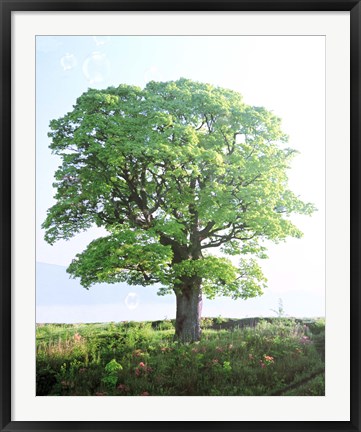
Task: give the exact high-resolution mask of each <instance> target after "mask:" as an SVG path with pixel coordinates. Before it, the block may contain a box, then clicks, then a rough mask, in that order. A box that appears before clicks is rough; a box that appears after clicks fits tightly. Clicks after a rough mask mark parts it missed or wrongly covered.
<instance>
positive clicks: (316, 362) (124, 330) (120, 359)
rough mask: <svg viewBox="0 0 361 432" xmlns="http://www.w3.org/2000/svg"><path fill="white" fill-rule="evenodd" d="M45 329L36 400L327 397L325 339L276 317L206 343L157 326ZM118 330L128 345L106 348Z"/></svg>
mask: <svg viewBox="0 0 361 432" xmlns="http://www.w3.org/2000/svg"><path fill="white" fill-rule="evenodd" d="M227 321H230V320H227V319H222V322H227ZM46 327H47V326H42V327H38V328H37V346H38V348H37V358H36V361H37V395H62V396H66V395H68V396H75V395H84V396H85V395H93V396H94V395H99V396H101V395H103V396H105V395H109V396H132V395H134V396H139V395H142V394H143V395H145V394H149V395H151V396H155V395H157V396H181V395H184V396H191V395H193V396H195V395H199V396H200V395H204V396H206V395H217V396H222V395H227V396H236V395H237V396H256V395H262V396H266V395H273V394H278V395H285V396H286V395H308V396H312V395H324V393H325V383H324V359H323V357H322V355H321V353H320V351H319V349H318V347H317V346H316V344H315V342H314V340H315V337H318V335H313V334H312V333H311V332H310V330H308V329H307V328H306V327H307V326H306V327H305V325H304V324H303V322H298V321H296V320H292V319H285V318H280V319H279V318H274V319H273V320H272V322H269V321H266V320H264V321H262V322H260V323H259V324H258V325H257V326H256V327H245V328H242V329H238V328H233V329H232V330H220V331H215V330H210V329H208V330H207V329H204V330H203V332H204V338H203V339H202V341H201V342H198V343H193V344H181V343H178V342H174V341H173V337H172V334H171V332H170V331H169V330H156V331H155V330H152V331H150V330H149V329H150V328H151V324H150V323H120V324H110V325H109V324H104V325H100V324H99V325H92V324H84V325H78V326H72V325H63V326H61V327H58V328H56V327H55V326H49V329H46ZM74 327H75V328H74ZM60 328H61V329H62V332H63V335H62V337H61V338H60V339H59V329H60ZM52 330H54V336H55V340H53V339H52V337H53V336H52ZM116 331H118V332H119V333H120V335H121V338H120V339H122V338H123V337H124V339H123V343H122V344H119V345H117V346H115V347H114V346H111V345H109V344H107V341H110V340H111V339H112V338H113V337H114V335H115V332H116ZM74 334H78V335H82V337H83V341H82V342H80V341H79V340H78V339H77V338H74V337H73V335H74ZM59 340H60V341H61V343H60V344H59V342H58V341H59ZM323 343H324V342H323ZM79 344H81V345H82V349H83V350H82V351H81V352H80V351H79V350H78V348H79Z"/></svg>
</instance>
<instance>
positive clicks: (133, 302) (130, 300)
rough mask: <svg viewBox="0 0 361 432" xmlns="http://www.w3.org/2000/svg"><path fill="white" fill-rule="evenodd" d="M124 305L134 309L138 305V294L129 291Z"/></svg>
mask: <svg viewBox="0 0 361 432" xmlns="http://www.w3.org/2000/svg"><path fill="white" fill-rule="evenodd" d="M125 305H126V306H127V308H128V309H129V310H134V309H136V308H137V307H138V306H139V295H138V294H137V293H135V292H130V293H128V295H127V296H126V297H125Z"/></svg>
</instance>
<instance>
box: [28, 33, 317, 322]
mask: <svg viewBox="0 0 361 432" xmlns="http://www.w3.org/2000/svg"><path fill="white" fill-rule="evenodd" d="M324 63H325V57H324V38H323V37H322V36H314V37H313V36H301V37H297V36H293V37H291V36H290V37H288V36H279V37H278V36H273V37H269V36H262V37H261V36H249V37H247V36H226V37H220V36H204V37H203V36H197V37H192V36H179V37H178V36H113V37H112V36H76V37H72V36H58V37H56V36H38V37H37V51H36V134H37V135H36V151H37V154H36V164H37V167H36V181H37V188H36V201H37V261H38V262H40V263H47V264H53V265H57V266H61V267H62V268H63V270H62V271H63V273H64V274H65V267H66V266H67V265H68V264H69V263H70V261H71V259H72V258H73V257H74V255H75V254H76V253H77V252H80V251H82V250H83V249H84V248H85V246H86V245H87V244H88V242H89V241H91V240H92V239H93V238H94V237H96V236H98V235H100V234H101V230H100V231H99V230H91V231H89V232H87V233H82V234H80V235H78V236H76V237H75V238H74V239H72V240H70V241H68V242H63V241H61V242H58V243H56V244H55V245H54V246H49V245H48V244H46V243H45V242H44V240H43V236H44V232H43V231H42V230H41V228H40V225H41V223H42V222H43V220H44V218H45V215H46V210H47V208H49V207H50V206H51V205H52V204H53V198H52V196H53V194H54V190H53V189H52V187H51V184H52V182H53V175H54V171H55V169H56V168H57V166H58V165H59V163H60V161H59V160H58V159H57V158H56V157H55V156H53V155H51V152H50V150H49V149H48V146H49V143H50V142H49V139H48V137H47V132H48V125H49V122H50V120H51V119H54V118H58V117H61V116H63V115H64V114H65V113H66V112H68V111H70V110H71V109H72V105H73V104H74V103H75V101H76V98H77V97H78V96H80V95H81V94H82V93H83V92H85V91H87V89H88V88H106V87H108V86H110V85H115V86H117V85H119V84H121V83H126V84H132V85H138V86H140V87H143V86H144V85H145V84H146V83H147V82H148V81H150V80H162V81H167V80H174V79H178V78H180V77H186V78H190V79H193V80H197V81H202V82H208V83H211V84H214V85H219V86H222V87H226V88H231V89H234V90H236V91H239V92H240V93H241V94H242V95H243V96H244V100H245V102H246V103H247V104H250V105H259V106H264V107H266V108H267V109H269V110H272V111H273V112H274V113H275V114H276V115H278V116H279V117H281V118H282V124H283V130H284V131H285V132H286V133H287V134H288V135H289V136H290V140H289V146H290V147H292V148H295V149H297V150H298V151H299V152H300V154H299V155H298V156H297V157H296V159H295V160H294V163H293V165H292V169H291V170H290V172H289V179H290V186H291V189H292V190H293V191H294V192H296V193H297V194H299V195H300V196H301V198H302V199H304V200H305V201H310V202H313V203H314V204H315V205H316V207H317V208H318V212H317V213H316V214H314V215H313V216H312V217H311V218H309V217H303V216H297V217H294V218H293V220H294V222H295V223H296V224H297V225H298V226H299V227H300V228H301V229H302V230H303V232H304V238H303V239H301V240H295V239H289V240H288V241H287V242H286V243H281V244H278V245H270V249H269V250H270V253H269V256H270V259H269V260H267V261H262V267H263V270H264V273H265V274H266V276H267V277H268V281H269V282H268V289H267V292H266V294H265V295H264V296H263V297H261V298H259V299H254V300H248V301H237V302H235V301H232V300H229V299H221V300H220V299H217V300H214V301H213V302H207V303H206V304H205V306H204V315H208V316H211V315H212V316H218V315H222V316H233V317H238V316H251V315H257V314H262V315H263V316H266V315H272V312H269V311H270V310H271V309H277V302H278V298H282V299H283V302H284V308H285V311H286V313H288V314H290V315H296V316H316V315H318V316H321V315H325V307H324V300H325V237H324V232H325V223H324V221H325V208H324V207H325V203H324V199H325V134H324V129H325V108H324V107H325V73H324ZM37 272H38V275H37V277H38V278H39V287H38V289H37V303H38V305H37V320H38V321H43V322H44V321H52V320H53V321H58V322H59V321H63V322H66V321H70V320H72V321H76V322H81V321H93V320H94V321H102V320H103V321H109V320H117V318H119V320H120V319H143V317H144V319H163V318H164V316H168V317H172V316H174V315H175V300H174V301H173V300H172V299H171V298H169V301H161V300H159V298H158V297H157V296H156V295H155V294H154V296H153V297H152V298H151V299H149V298H148V297H147V298H146V299H145V298H144V299H143V298H142V296H143V295H144V294H143V292H142V291H139V292H137V291H136V290H137V288H132V287H119V286H111V287H109V286H108V287H104V286H103V287H94V288H92V289H90V290H89V291H86V290H84V289H79V290H78V289H77V288H74V295H71V291H69V290H64V292H63V293H62V294H61V292H60V293H57V294H56V292H55V291H56V289H59V288H56V287H55V286H54V285H55V284H54V280H53V278H54V277H55V276H52V273H51V272H50V271H49V272H46V271H45V270H44V267H42V266H40V267H38V270H37ZM39 272H40V274H39ZM41 272H44V273H43V274H41ZM53 274H54V275H55V274H56V272H55V273H53ZM56 277H60V276H56ZM40 280H41V282H40ZM73 282H74V281H73ZM40 283H41V284H42V285H41V287H40ZM65 283H66V282H65ZM72 286H73V285H72ZM101 289H103V291H102V292H103V293H104V297H103V298H102V295H101V291H99V290H101ZM52 290H53V291H52ZM104 290H105V291H104ZM119 290H122V293H123V294H122V296H121V297H119V295H118V291H119ZM65 291H66V292H65ZM47 292H48V293H53V294H54V295H53V296H52V295H45V294H46V293H47ZM99 293H100V294H99ZM125 293H126V295H125ZM55 294H56V295H55ZM58 294H59V295H62V296H63V297H62V298H61V297H59V295H58ZM128 295H130V297H128V301H127V296H128ZM45 299H46V301H45ZM129 299H130V300H129ZM134 299H136V301H133V300H134ZM149 305H151V307H149ZM150 311H151V313H150ZM92 317H93V318H92Z"/></svg>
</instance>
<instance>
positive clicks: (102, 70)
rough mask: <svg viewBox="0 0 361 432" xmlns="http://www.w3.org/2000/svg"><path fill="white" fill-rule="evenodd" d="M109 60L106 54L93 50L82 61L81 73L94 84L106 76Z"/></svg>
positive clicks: (108, 69)
mask: <svg viewBox="0 0 361 432" xmlns="http://www.w3.org/2000/svg"><path fill="white" fill-rule="evenodd" d="M109 73H110V62H109V60H108V58H107V56H106V54H104V53H101V52H98V51H96V52H93V53H92V54H91V55H90V56H89V57H88V58H86V59H85V60H84V63H83V74H84V76H85V78H86V79H87V80H88V81H89V83H90V84H96V83H100V82H102V81H104V80H105V79H107V78H108V75H109Z"/></svg>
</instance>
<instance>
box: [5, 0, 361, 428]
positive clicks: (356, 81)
mask: <svg viewBox="0 0 361 432" xmlns="http://www.w3.org/2000/svg"><path fill="white" fill-rule="evenodd" d="M134 10H142V11H300V12H301V11H310V12H316V11H349V12H350V24H351V34H350V45H351V68H350V70H351V77H350V78H351V91H350V95H351V128H350V131H351V160H350V168H351V179H350V180H351V209H350V210H351V221H350V222H351V262H350V265H351V286H350V295H351V304H350V316H351V320H350V334H351V341H350V346H351V353H350V357H351V364H350V371H351V395H350V396H351V398H350V400H351V404H350V421H348V422H332V421H321V422H310V421H305V422H299V421H295V422H289V421H281V422H279V421H277V422H266V421H252V422H227V421H219V422H208V421H202V422H189V421H186V422H172V423H169V422H161V421H157V422H137V421H134V422H114V421H110V422H100V421H94V422H93V421H64V422H58V421H54V422H48V421H40V420H39V421H12V418H11V399H12V393H11V369H12V366H11V323H12V321H11V318H12V316H11V307H12V304H11V281H12V274H11V250H12V249H11V226H12V225H11V218H12V213H11V203H12V200H11V172H12V169H11V163H12V159H11V108H12V104H11V73H12V71H11V31H12V28H11V14H12V12H15V11H70V12H72V11H74V12H75V11H134ZM0 18H1V24H0V27H1V41H0V43H1V63H0V75H1V80H0V82H1V84H0V86H1V87H0V95H1V97H0V99H1V108H0V110H1V112H0V130H1V139H0V161H1V180H0V186H1V187H0V197H1V199H0V206H1V208H0V220H1V225H0V226H1V229H0V245H1V248H0V275H1V289H0V307H1V321H0V354H1V355H0V426H1V431H25V430H26V431H38V430H39V431H55V430H59V431H62V430H64V431H69V432H71V431H78V430H86V431H89V430H92V431H111V430H122V431H124V432H126V431H128V430H129V431H130V430H132V431H137V430H139V431H158V430H179V431H181V430H187V431H192V430H220V431H227V430H229V431H230V430H242V431H251V430H252V431H276V430H290V431H293V430H294V431H296V430H297V431H320V430H330V431H341V430H342V431H360V430H361V427H360V407H361V403H360V389H361V386H360V364H361V358H360V322H361V321H360V313H361V308H360V295H359V289H360V278H359V268H360V266H361V263H360V256H359V239H360V232H359V227H360V200H359V194H360V174H359V169H360V167H361V164H360V151H359V146H360V138H361V130H360V123H361V119H360V101H361V87H360V74H361V63H360V62H361V55H360V53H361V43H360V42H361V25H360V24H361V2H360V1H354V0H252V1H250V0H233V1H232V0H224V1H222V2H219V1H215V0H196V1H192V0H183V1H179V0H176V1H172V2H169V1H167V0H156V1H153V2H151V1H146V0H123V1H122V0H107V1H101V0H88V1H85V0H63V1H58V0H55V1H52V0H44V1H33V0H0ZM340 295H342V293H340Z"/></svg>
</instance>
